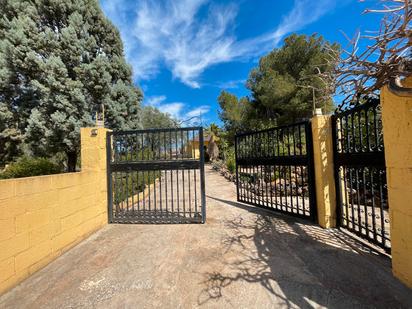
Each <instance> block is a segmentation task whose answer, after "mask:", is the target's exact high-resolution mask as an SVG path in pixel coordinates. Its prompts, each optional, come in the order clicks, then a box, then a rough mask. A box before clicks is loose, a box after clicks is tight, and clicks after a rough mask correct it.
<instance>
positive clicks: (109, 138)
mask: <svg viewBox="0 0 412 309" xmlns="http://www.w3.org/2000/svg"><path fill="white" fill-rule="evenodd" d="M180 130H185V131H198V134H199V159H198V160H197V162H198V164H199V168H198V169H199V172H200V207H201V213H202V220H201V222H199V223H201V224H205V223H206V191H205V154H204V136H203V127H200V126H198V127H182V128H179V127H177V128H156V129H142V130H127V131H107V133H106V169H107V172H106V175H107V202H108V223H109V224H112V223H119V222H115V221H114V218H113V179H112V172H113V169H112V163H113V162H112V146H113V145H112V140H113V139H112V137H113V135H115V134H117V133H124V134H128V133H131V134H132V133H155V132H175V131H180ZM155 161H156V160H155ZM158 161H159V162H162V160H158ZM193 163H195V162H193ZM146 164H147V163H146ZM177 170H178V169H177ZM125 223H126V222H125ZM135 224H137V223H135ZM153 224H157V223H156V222H153ZM170 224H179V222H170Z"/></svg>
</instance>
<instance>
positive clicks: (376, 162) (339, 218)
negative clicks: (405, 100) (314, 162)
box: [332, 98, 391, 254]
mask: <svg viewBox="0 0 412 309" xmlns="http://www.w3.org/2000/svg"><path fill="white" fill-rule="evenodd" d="M378 106H381V102H380V99H375V98H371V99H369V101H367V102H366V103H364V104H358V105H355V106H354V107H352V108H350V109H347V110H343V111H336V112H335V113H334V114H333V115H332V143H333V165H334V178H335V188H336V226H337V227H338V228H340V229H344V230H345V231H347V232H349V233H350V234H353V235H355V236H356V237H359V238H360V239H362V240H364V241H366V242H369V243H370V244H373V245H374V246H378V247H379V248H382V250H384V251H385V252H386V253H388V254H390V253H391V247H387V246H385V245H384V244H385V243H386V242H389V243H391V238H389V239H387V240H384V237H382V242H378V241H376V240H375V239H372V238H371V237H369V236H368V235H369V230H368V229H367V227H362V224H361V222H359V223H358V226H359V231H355V229H353V228H349V226H348V224H347V226H345V225H343V224H342V222H343V220H344V217H343V212H342V209H341V207H343V200H342V194H343V192H342V187H341V185H342V184H341V177H340V171H339V170H340V168H341V167H346V168H356V167H368V168H370V167H378V168H379V167H380V168H381V169H383V170H385V172H386V161H385V148H383V150H382V151H380V152H378V151H376V152H360V153H357V154H356V153H354V152H349V153H340V152H339V151H338V143H339V139H338V131H337V120H338V118H340V117H345V116H346V117H347V116H348V115H351V117H353V116H354V115H355V113H356V112H359V113H360V112H361V111H362V110H368V108H374V107H375V108H376V107H378ZM375 134H376V132H375ZM381 134H384V132H383V128H382V133H381ZM352 138H353V137H352ZM351 142H352V141H351ZM382 143H383V141H382ZM351 159H352V160H355V161H356V162H355V164H351V162H352V161H351ZM368 163H369V164H368ZM386 183H388V179H387V175H386ZM381 186H383V184H381ZM387 202H388V203H389V201H387ZM359 203H360V202H359V201H358V204H354V203H352V206H351V207H353V206H354V205H357V206H358V207H360V204H359ZM364 207H367V205H364ZM388 207H389V206H388ZM388 213H389V211H388ZM348 216H349V215H348ZM381 216H383V214H381ZM346 220H347V221H349V219H346ZM352 220H354V218H352ZM353 224H354V223H353V222H352V225H353ZM390 226H391V222H389V230H390V229H391V228H390ZM362 228H364V229H365V230H366V231H367V232H366V235H362V233H361V230H362ZM384 230H385V229H384Z"/></svg>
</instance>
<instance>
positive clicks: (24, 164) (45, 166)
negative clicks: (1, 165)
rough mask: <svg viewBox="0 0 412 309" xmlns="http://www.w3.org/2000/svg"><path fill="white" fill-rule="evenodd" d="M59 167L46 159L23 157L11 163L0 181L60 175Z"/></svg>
mask: <svg viewBox="0 0 412 309" xmlns="http://www.w3.org/2000/svg"><path fill="white" fill-rule="evenodd" d="M61 172H62V169H61V167H60V166H59V165H58V164H56V163H53V162H51V161H50V160H49V159H46V158H28V157H23V158H21V159H19V160H18V161H17V162H14V163H11V164H10V165H9V166H8V167H7V168H6V169H5V170H4V171H3V172H1V173H0V179H10V178H21V177H30V176H40V175H50V174H58V173H61Z"/></svg>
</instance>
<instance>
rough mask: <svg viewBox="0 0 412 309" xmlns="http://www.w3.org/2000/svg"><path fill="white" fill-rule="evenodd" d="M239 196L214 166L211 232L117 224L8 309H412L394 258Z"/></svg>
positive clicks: (60, 262)
mask: <svg viewBox="0 0 412 309" xmlns="http://www.w3.org/2000/svg"><path fill="white" fill-rule="evenodd" d="M235 191H236V190H235V186H234V184H232V183H230V182H228V181H227V180H225V179H224V178H223V177H221V176H220V175H219V174H218V173H217V172H214V171H212V169H211V168H210V167H207V168H206V195H207V223H206V224H204V225H202V224H181V225H131V224H129V225H114V224H113V225H108V226H106V227H105V228H103V229H102V230H100V231H99V232H97V233H95V234H94V235H92V236H91V237H89V238H88V239H87V240H85V241H83V242H82V243H81V244H79V245H78V246H76V247H75V248H73V249H71V250H70V251H68V252H67V253H66V254H64V255H63V256H61V257H59V258H58V259H57V260H55V261H54V262H52V263H51V264H49V265H48V266H47V267H45V268H44V269H42V270H40V271H39V272H37V273H36V274H34V275H33V276H31V277H30V278H28V279H27V280H25V281H24V282H23V283H22V284H20V285H19V286H17V287H16V288H14V289H13V290H11V291H10V292H8V293H6V294H4V295H3V296H1V297H0V308H194V307H205V308H209V307H210V308H259V309H263V308H324V307H327V308H345V309H346V308H375V307H376V308H412V291H411V290H409V289H407V288H406V287H405V286H404V285H402V284H401V283H400V282H399V281H397V280H396V279H395V278H394V277H393V276H392V274H391V269H390V260H389V258H388V257H385V256H383V255H380V254H378V253H376V252H374V251H372V250H371V249H368V248H366V247H364V246H362V245H360V244H359V243H357V242H356V241H354V240H353V239H352V238H350V237H348V236H347V235H346V234H344V233H342V232H340V231H337V230H323V229H321V228H320V227H318V226H316V225H311V224H309V223H308V222H305V221H302V220H298V219H295V218H292V217H288V216H285V215H277V214H275V213H272V212H268V211H265V210H261V209H258V208H255V207H249V206H247V205H244V204H241V203H237V202H236V196H235Z"/></svg>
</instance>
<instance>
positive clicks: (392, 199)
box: [381, 77, 412, 288]
mask: <svg viewBox="0 0 412 309" xmlns="http://www.w3.org/2000/svg"><path fill="white" fill-rule="evenodd" d="M404 86H405V87H409V88H412V77H411V78H409V79H408V80H405V81H404ZM381 105H382V123H383V138H384V143H385V160H386V175H387V183H388V202H389V203H388V204H389V216H390V222H391V246H392V271H393V273H394V275H395V276H396V277H398V278H399V279H400V280H401V281H403V282H404V283H405V284H406V285H408V286H409V287H411V288H412V96H407V95H405V96H399V95H396V94H394V93H392V92H391V91H390V90H389V88H388V87H384V88H383V89H382V90H381Z"/></svg>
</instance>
